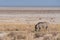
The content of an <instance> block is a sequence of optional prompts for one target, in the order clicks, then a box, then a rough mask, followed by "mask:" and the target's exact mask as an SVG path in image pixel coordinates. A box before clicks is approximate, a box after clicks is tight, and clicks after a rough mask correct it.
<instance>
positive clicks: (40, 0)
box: [0, 0, 60, 7]
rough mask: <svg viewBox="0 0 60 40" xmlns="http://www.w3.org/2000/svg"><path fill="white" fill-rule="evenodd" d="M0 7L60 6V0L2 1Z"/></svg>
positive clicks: (0, 0)
mask: <svg viewBox="0 0 60 40" xmlns="http://www.w3.org/2000/svg"><path fill="white" fill-rule="evenodd" d="M0 6H58V7H59V6H60V0H0Z"/></svg>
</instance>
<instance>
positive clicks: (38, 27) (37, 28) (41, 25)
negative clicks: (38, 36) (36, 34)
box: [35, 22, 48, 31]
mask: <svg viewBox="0 0 60 40" xmlns="http://www.w3.org/2000/svg"><path fill="white" fill-rule="evenodd" d="M43 28H45V29H46V30H47V28H48V23H47V22H38V23H37V24H36V25H35V31H40V30H41V29H43Z"/></svg>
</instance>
